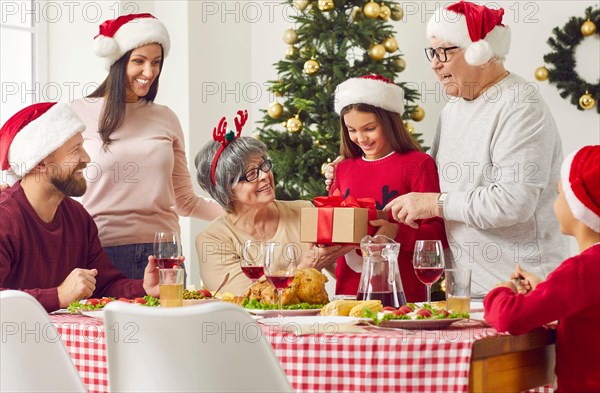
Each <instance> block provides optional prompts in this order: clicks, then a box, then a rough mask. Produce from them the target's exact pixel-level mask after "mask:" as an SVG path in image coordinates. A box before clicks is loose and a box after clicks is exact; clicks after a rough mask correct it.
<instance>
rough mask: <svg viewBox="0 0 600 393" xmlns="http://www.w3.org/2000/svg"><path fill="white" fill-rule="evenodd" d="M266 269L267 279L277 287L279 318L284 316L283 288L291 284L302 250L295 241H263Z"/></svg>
mask: <svg viewBox="0 0 600 393" xmlns="http://www.w3.org/2000/svg"><path fill="white" fill-rule="evenodd" d="M263 253H264V260H265V263H264V270H265V276H266V277H267V280H269V282H270V283H271V285H273V287H275V289H277V300H278V302H279V318H282V317H283V313H282V310H283V304H282V303H283V290H284V289H285V288H287V287H289V286H290V284H291V283H292V281H293V280H294V275H295V274H296V265H297V264H298V258H299V255H300V250H298V248H297V246H296V245H295V244H294V243H288V244H284V245H280V244H279V243H273V242H266V243H263Z"/></svg>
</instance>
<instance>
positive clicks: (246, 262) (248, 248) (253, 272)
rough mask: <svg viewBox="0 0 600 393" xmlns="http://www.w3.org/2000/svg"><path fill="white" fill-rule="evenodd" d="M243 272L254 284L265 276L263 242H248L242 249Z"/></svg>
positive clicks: (241, 265)
mask: <svg viewBox="0 0 600 393" xmlns="http://www.w3.org/2000/svg"><path fill="white" fill-rule="evenodd" d="M240 267H241V268H242V272H244V274H245V275H246V276H247V277H248V278H249V279H250V280H251V281H252V284H254V283H255V282H256V281H257V280H258V279H259V278H261V277H262V276H263V275H264V274H265V270H264V269H263V249H262V242H259V241H256V240H247V241H246V243H244V248H243V249H242V259H240Z"/></svg>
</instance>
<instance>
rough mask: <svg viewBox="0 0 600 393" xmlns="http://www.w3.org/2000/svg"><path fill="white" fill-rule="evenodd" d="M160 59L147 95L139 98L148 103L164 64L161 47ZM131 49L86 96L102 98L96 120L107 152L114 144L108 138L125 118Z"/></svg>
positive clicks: (156, 86) (153, 93)
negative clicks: (98, 115)
mask: <svg viewBox="0 0 600 393" xmlns="http://www.w3.org/2000/svg"><path fill="white" fill-rule="evenodd" d="M160 51H161V55H162V56H161V59H160V70H159V74H158V75H157V76H156V79H154V82H152V85H151V86H150V89H149V90H148V94H146V95H145V96H144V97H140V98H142V99H144V100H146V101H148V102H154V99H155V98H156V94H157V93H158V80H159V78H160V74H161V72H162V67H163V62H164V50H163V48H162V45H161V46H160ZM132 52H133V49H132V50H130V51H129V52H126V53H125V54H124V55H123V56H121V58H120V59H119V60H117V61H116V62H115V63H114V64H113V65H112V66H111V67H110V71H109V72H108V75H107V76H106V79H104V82H102V83H101V84H100V86H98V88H97V89H96V90H95V91H94V92H93V93H92V94H90V95H89V96H88V98H102V97H104V99H105V100H104V107H103V108H102V113H101V114H100V119H98V133H100V138H101V139H102V148H103V149H104V150H108V146H109V145H110V144H111V143H112V142H114V139H112V138H111V137H110V136H111V135H112V133H113V132H115V131H116V130H117V128H119V127H120V126H121V124H123V119H124V118H125V100H126V97H127V65H128V64H129V58H130V57H131V53H132Z"/></svg>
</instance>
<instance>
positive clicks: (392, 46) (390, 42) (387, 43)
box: [383, 37, 398, 53]
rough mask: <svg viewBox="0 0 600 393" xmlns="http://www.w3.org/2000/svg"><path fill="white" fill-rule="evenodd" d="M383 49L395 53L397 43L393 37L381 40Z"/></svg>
mask: <svg viewBox="0 0 600 393" xmlns="http://www.w3.org/2000/svg"><path fill="white" fill-rule="evenodd" d="M383 47H384V48H385V50H386V51H387V52H389V53H392V52H395V51H397V50H398V41H396V39H395V38H394V37H388V38H386V39H385V40H383Z"/></svg>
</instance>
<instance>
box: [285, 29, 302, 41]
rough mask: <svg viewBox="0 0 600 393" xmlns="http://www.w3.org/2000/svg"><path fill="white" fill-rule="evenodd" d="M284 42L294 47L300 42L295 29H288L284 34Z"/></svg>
mask: <svg viewBox="0 0 600 393" xmlns="http://www.w3.org/2000/svg"><path fill="white" fill-rule="evenodd" d="M283 42H285V43H286V44H288V45H294V44H295V43H296V42H298V33H296V30H294V29H287V30H286V31H284V32H283Z"/></svg>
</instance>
